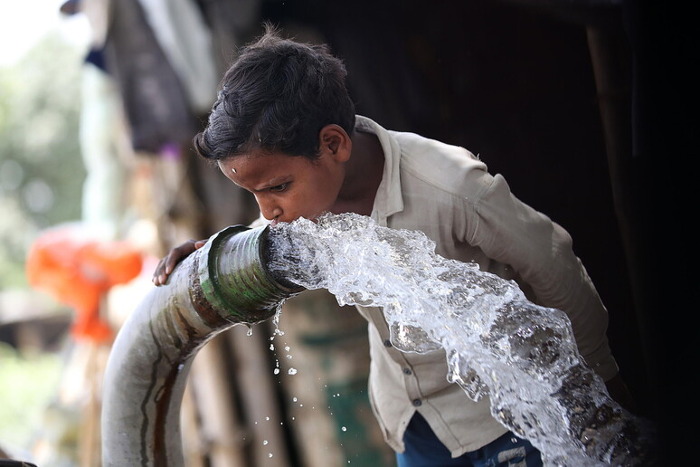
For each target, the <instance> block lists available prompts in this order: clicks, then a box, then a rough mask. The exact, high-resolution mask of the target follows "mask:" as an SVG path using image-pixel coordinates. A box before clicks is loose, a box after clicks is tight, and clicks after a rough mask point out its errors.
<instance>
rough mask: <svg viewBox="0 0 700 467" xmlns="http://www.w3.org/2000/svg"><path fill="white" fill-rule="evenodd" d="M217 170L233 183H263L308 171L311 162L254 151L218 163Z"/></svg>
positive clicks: (278, 154) (306, 159) (294, 157)
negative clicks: (266, 180)
mask: <svg viewBox="0 0 700 467" xmlns="http://www.w3.org/2000/svg"><path fill="white" fill-rule="evenodd" d="M218 165H219V169H220V170H221V171H222V172H223V173H224V175H226V177H228V178H230V179H231V180H233V181H234V182H235V183H238V184H242V183H244V182H259V181H265V180H264V179H266V178H271V177H281V176H285V175H294V174H296V173H298V172H300V171H304V170H308V169H309V168H310V167H311V165H313V164H312V162H311V160H309V159H308V158H306V157H302V156H290V155H288V154H285V153H281V152H264V151H255V152H251V153H246V154H241V155H238V156H234V157H229V158H227V159H223V160H220V161H219V162H218Z"/></svg>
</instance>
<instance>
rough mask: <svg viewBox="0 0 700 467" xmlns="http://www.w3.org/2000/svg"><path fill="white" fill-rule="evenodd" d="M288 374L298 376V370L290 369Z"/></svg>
mask: <svg viewBox="0 0 700 467" xmlns="http://www.w3.org/2000/svg"><path fill="white" fill-rule="evenodd" d="M287 374H290V375H296V374H297V369H296V368H290V369H289V370H288V371H287Z"/></svg>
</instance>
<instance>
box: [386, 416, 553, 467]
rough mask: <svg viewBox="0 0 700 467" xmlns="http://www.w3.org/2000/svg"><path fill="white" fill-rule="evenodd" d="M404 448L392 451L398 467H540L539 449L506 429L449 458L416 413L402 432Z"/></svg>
mask: <svg viewBox="0 0 700 467" xmlns="http://www.w3.org/2000/svg"><path fill="white" fill-rule="evenodd" d="M403 440H404V444H405V446H406V450H405V451H404V452H402V453H397V454H396V462H397V464H398V467H467V466H469V467H496V466H517V467H540V466H542V458H541V457H540V452H539V451H538V450H537V449H535V447H534V446H532V444H530V442H529V441H527V440H524V439H520V438H518V437H517V436H515V435H513V433H511V432H508V433H506V434H504V435H503V436H501V437H500V438H498V439H496V440H494V441H492V442H490V443H489V444H487V445H486V446H484V447H482V448H481V449H477V450H476V451H472V452H466V453H464V454H462V455H461V456H459V457H456V458H454V459H453V458H452V457H450V451H448V450H447V448H446V447H445V445H444V444H442V443H441V442H440V440H439V439H437V437H436V436H435V433H433V430H432V429H431V428H430V425H428V422H426V421H425V419H424V418H423V417H422V416H421V415H420V414H419V413H418V412H416V413H415V415H413V418H412V419H411V422H410V423H409V424H408V427H407V428H406V433H405V434H404V438H403Z"/></svg>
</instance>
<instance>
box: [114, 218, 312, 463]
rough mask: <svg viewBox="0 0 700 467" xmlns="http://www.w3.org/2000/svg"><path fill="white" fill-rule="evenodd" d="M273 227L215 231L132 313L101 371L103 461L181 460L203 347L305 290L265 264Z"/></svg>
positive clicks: (265, 316) (260, 318) (263, 316)
mask: <svg viewBox="0 0 700 467" xmlns="http://www.w3.org/2000/svg"><path fill="white" fill-rule="evenodd" d="M268 234H269V228H268V227H259V228H255V229H250V228H248V227H245V226H231V227H227V228H226V229H224V230H222V231H220V232H218V233H217V234H215V235H214V236H212V237H211V238H210V239H209V241H208V242H207V244H206V245H205V246H204V247H202V248H201V249H199V250H197V251H195V252H194V253H193V254H191V255H190V256H188V257H187V258H185V260H183V262H182V263H180V264H179V265H178V267H177V268H176V269H175V270H174V271H173V273H172V275H171V276H170V278H169V280H168V284H166V285H164V286H161V287H157V288H154V289H153V290H151V292H149V294H148V295H147V296H146V297H145V298H144V300H143V301H142V302H141V303H140V305H139V306H138V307H137V309H136V310H135V311H134V312H133V313H132V314H131V315H130V316H129V318H128V319H127V321H126V323H125V324H124V326H122V328H121V330H120V331H119V333H118V335H117V338H116V340H115V342H114V345H113V347H112V350H111V353H110V357H109V360H108V363H107V368H106V370H105V375H104V382H103V405H102V420H101V423H102V461H103V466H104V467H109V466H124V465H140V466H158V467H180V466H182V465H183V464H184V458H183V454H182V441H181V434H180V405H181V402H182V396H183V392H184V389H185V383H186V381H187V375H188V373H189V370H190V366H191V364H192V361H193V359H194V357H195V355H196V354H197V352H198V351H199V349H201V348H202V346H203V345H205V344H206V343H207V342H208V341H209V340H210V339H211V338H213V337H214V336H215V335H217V334H218V333H220V332H222V331H225V330H227V329H229V328H231V327H232V326H234V325H236V324H241V323H246V324H252V323H256V322H260V321H263V320H266V319H268V318H270V317H272V316H273V315H274V314H275V313H276V311H277V309H278V307H279V305H280V304H281V303H282V301H284V299H286V298H289V297H291V296H293V295H296V294H297V293H299V292H301V291H302V290H303V288H301V287H299V286H297V285H295V284H293V283H291V282H289V281H287V280H286V279H284V278H283V277H277V276H274V275H273V274H272V273H271V272H270V271H268V270H267V269H266V267H265V264H266V263H267V255H268V254H269V248H268V246H267V240H268Z"/></svg>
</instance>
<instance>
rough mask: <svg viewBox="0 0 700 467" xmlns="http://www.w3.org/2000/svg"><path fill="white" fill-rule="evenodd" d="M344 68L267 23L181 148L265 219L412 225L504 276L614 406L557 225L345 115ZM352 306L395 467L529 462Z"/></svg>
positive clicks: (607, 362) (407, 138) (447, 156)
mask: <svg viewBox="0 0 700 467" xmlns="http://www.w3.org/2000/svg"><path fill="white" fill-rule="evenodd" d="M345 76H346V70H345V67H344V65H343V63H342V62H341V61H340V60H339V59H337V58H335V57H333V56H332V55H331V54H330V53H329V52H328V50H327V48H326V47H325V46H316V45H306V44H300V43H297V42H294V41H290V40H284V39H281V38H280V37H279V36H277V35H276V33H275V31H273V30H271V29H270V28H268V31H267V32H266V34H265V35H264V36H263V37H262V38H260V39H259V40H258V41H257V42H255V43H254V44H251V45H249V46H248V47H246V48H244V49H243V50H242V52H241V54H240V56H239V58H238V59H237V60H236V62H235V63H234V64H233V65H232V67H231V68H230V69H229V70H228V72H227V73H226V75H225V76H224V79H223V81H222V83H223V87H222V89H221V91H220V93H219V95H218V98H217V101H216V103H215V104H214V106H213V108H212V113H211V115H210V117H209V122H208V126H207V128H206V129H205V130H204V131H203V132H201V133H199V134H198V135H197V136H196V137H195V138H194V145H195V149H196V151H197V152H198V154H199V155H200V156H202V157H205V158H206V159H209V160H211V161H213V162H215V163H216V164H217V165H218V167H219V169H220V170H221V171H222V173H223V174H224V175H225V176H226V177H227V178H228V179H229V180H231V181H232V182H233V183H235V184H236V185H238V186H240V187H241V188H243V189H245V190H248V191H249V192H251V193H252V194H253V195H254V196H255V199H256V201H257V203H258V205H259V207H260V211H261V214H262V216H263V217H264V218H265V219H266V220H267V221H269V222H270V223H271V224H276V223H278V222H291V221H293V220H295V219H297V218H299V217H305V218H309V219H314V218H316V217H317V216H319V215H320V214H322V213H325V212H331V213H343V212H354V213H358V214H362V215H366V216H371V217H372V218H374V219H375V220H376V221H377V223H378V224H379V225H381V226H388V227H391V228H395V229H410V230H420V231H423V232H424V233H425V234H426V235H427V236H428V237H430V238H431V239H432V240H433V241H435V243H436V245H437V248H436V252H437V253H438V254H440V255H442V256H444V257H447V258H452V259H457V260H460V261H463V262H469V261H475V262H477V263H478V264H479V265H480V267H481V269H482V270H485V271H489V272H492V273H495V274H498V275H499V276H501V277H503V278H505V279H513V280H515V281H516V282H517V283H518V284H519V286H520V287H521V288H522V289H523V291H524V292H525V293H526V295H527V296H528V298H529V299H530V300H532V301H533V302H535V303H537V304H539V305H543V306H547V307H553V308H559V309H561V310H563V311H565V312H566V313H567V315H568V316H569V318H570V320H571V322H572V326H573V329H574V334H575V337H576V341H577V345H578V348H579V351H580V353H581V355H582V356H583V357H584V358H585V359H586V362H587V363H588V365H589V366H590V367H591V368H593V369H594V370H595V371H596V372H597V373H598V374H599V375H600V376H601V377H603V379H605V380H606V381H607V382H608V389H609V391H610V395H611V396H612V397H613V398H616V400H618V401H619V402H623V401H622V400H621V399H620V397H621V396H622V395H625V387H624V384H622V382H621V379H620V377H619V375H618V368H617V364H616V362H615V360H614V358H613V356H612V355H611V352H610V348H609V346H608V342H607V338H606V335H605V333H606V328H607V311H606V309H605V307H604V306H603V304H602V303H601V300H600V298H599V296H598V293H597V292H596V290H595V288H594V286H593V284H592V283H591V280H590V278H589V277H588V275H587V273H586V271H585V269H584V267H583V266H582V264H581V263H580V261H579V259H578V258H577V257H576V256H575V255H574V253H573V251H572V246H571V238H570V237H569V235H568V233H567V232H566V231H565V230H564V229H563V228H562V227H561V226H559V225H557V224H556V223H554V222H552V221H551V220H550V219H549V218H548V217H547V216H545V215H543V214H541V213H539V212H537V211H535V210H533V209H532V208H530V207H529V206H527V205H525V204H523V203H522V202H520V201H519V200H518V199H517V198H515V197H514V196H513V195H512V194H511V193H510V190H509V188H508V185H507V184H506V182H505V180H504V179H503V177H501V176H500V175H496V176H492V175H490V174H489V173H488V172H487V170H486V166H485V164H484V163H483V162H481V161H480V160H479V159H478V158H476V157H475V156H473V155H472V154H471V153H469V152H468V151H467V150H465V149H463V148H460V147H455V146H449V145H447V144H443V143H440V142H438V141H434V140H430V139H427V138H423V137H421V136H418V135H415V134H411V133H399V132H394V131H388V130H385V129H384V128H382V127H381V126H379V125H378V124H377V123H375V122H373V121H372V120H370V119H367V118H364V117H362V116H356V115H355V113H354V104H353V102H352V100H351V99H350V97H349V95H348V91H347V89H346V87H345ZM203 244H204V241H199V242H194V241H191V242H188V243H186V244H183V245H181V246H180V247H177V248H175V249H173V250H172V251H171V252H170V253H169V254H168V256H166V257H165V258H164V259H163V260H162V261H161V262H160V264H159V265H158V267H157V268H156V271H155V273H154V278H153V281H154V283H155V284H156V285H161V284H163V283H165V281H166V280H167V276H168V274H170V273H171V272H172V270H173V268H174V266H175V265H176V264H177V262H179V261H180V260H181V259H182V258H183V257H184V256H186V255H188V254H190V253H191V252H192V251H194V250H195V249H196V248H199V247H201V246H202V245H203ZM358 310H359V312H360V313H361V314H362V316H363V317H364V318H366V319H367V321H368V323H369V333H370V353H371V358H372V364H371V369H370V377H369V389H370V391H369V392H370V399H371V402H372V407H373V410H374V412H375V415H376V418H377V421H378V422H379V424H380V426H381V428H382V430H383V433H384V436H385V439H386V441H387V442H388V444H389V445H390V446H391V447H392V448H393V449H394V450H395V451H396V452H397V462H398V465H399V467H411V466H418V465H421V466H425V465H430V466H452V465H454V466H470V465H508V464H509V463H517V462H523V463H522V464H520V465H528V466H534V465H541V458H540V454H539V452H538V451H537V450H536V449H535V448H534V447H533V446H532V445H531V444H530V443H529V442H528V441H526V440H521V439H518V438H517V437H515V436H514V435H513V434H512V433H510V432H508V430H507V429H506V428H505V427H503V426H502V425H501V424H500V423H498V422H497V421H496V420H495V419H494V418H493V417H492V416H491V415H490V413H489V401H488V400H487V398H484V399H482V400H481V401H480V402H473V401H472V400H470V399H469V398H468V397H467V396H466V394H465V393H464V391H463V390H462V389H461V388H460V387H458V386H457V385H456V384H450V383H448V382H447V380H446V374H447V364H446V359H445V354H444V351H434V352H430V353H428V354H406V353H403V352H400V351H398V350H397V349H396V348H394V347H393V346H392V344H391V341H390V339H389V332H390V331H389V329H388V326H387V324H386V321H385V320H384V318H383V315H382V311H381V309H376V308H361V307H358Z"/></svg>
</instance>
